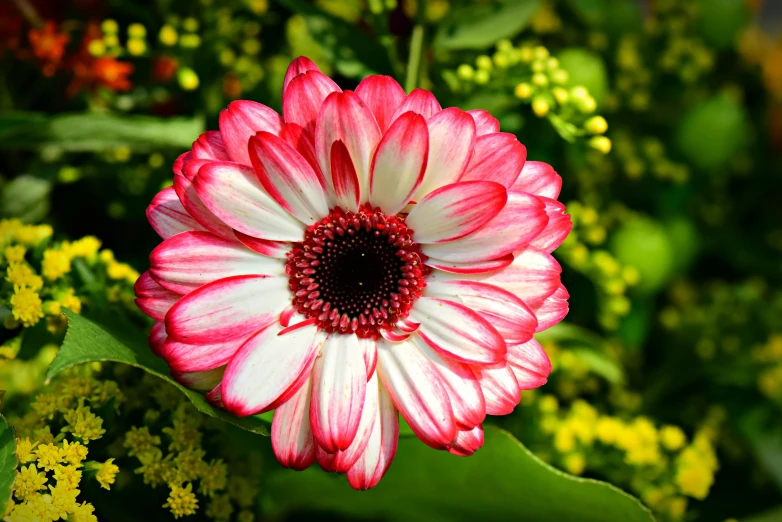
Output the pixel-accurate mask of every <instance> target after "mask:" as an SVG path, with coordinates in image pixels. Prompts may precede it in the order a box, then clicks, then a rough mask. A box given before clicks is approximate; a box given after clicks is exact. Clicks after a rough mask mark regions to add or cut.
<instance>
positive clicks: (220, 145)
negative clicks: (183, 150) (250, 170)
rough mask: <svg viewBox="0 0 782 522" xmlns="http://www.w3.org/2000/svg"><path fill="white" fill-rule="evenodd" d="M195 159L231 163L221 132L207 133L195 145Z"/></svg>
mask: <svg viewBox="0 0 782 522" xmlns="http://www.w3.org/2000/svg"><path fill="white" fill-rule="evenodd" d="M192 151H193V159H204V160H213V161H231V158H230V157H229V156H228V151H227V150H226V148H225V143H224V142H223V138H222V136H221V135H220V132H219V131H206V132H204V133H203V134H201V135H200V136H199V137H198V139H197V140H196V141H195V142H194V143H193V149H192Z"/></svg>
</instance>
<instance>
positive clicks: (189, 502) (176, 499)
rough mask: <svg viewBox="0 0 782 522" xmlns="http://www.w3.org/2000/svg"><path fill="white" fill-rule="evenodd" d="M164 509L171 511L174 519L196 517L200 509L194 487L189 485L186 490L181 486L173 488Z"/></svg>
mask: <svg viewBox="0 0 782 522" xmlns="http://www.w3.org/2000/svg"><path fill="white" fill-rule="evenodd" d="M163 507H164V508H168V509H170V510H171V513H172V514H173V515H174V518H179V517H183V516H185V515H194V514H195V512H196V509H198V499H197V498H196V496H195V493H193V485H192V484H188V485H187V486H186V487H184V488H183V487H181V486H174V487H172V488H171V492H170V493H169V495H168V502H166V503H165V504H163Z"/></svg>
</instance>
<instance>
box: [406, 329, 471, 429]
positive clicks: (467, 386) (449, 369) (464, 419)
mask: <svg viewBox="0 0 782 522" xmlns="http://www.w3.org/2000/svg"><path fill="white" fill-rule="evenodd" d="M410 342H411V343H413V344H414V345H415V346H416V347H417V348H418V349H419V350H421V353H423V354H424V356H426V358H427V359H429V361H431V363H432V364H433V365H434V367H435V368H436V369H437V371H438V373H439V374H440V377H441V378H442V382H443V385H445V388H446V391H447V392H448V397H449V398H450V401H451V408H452V409H453V417H454V419H455V420H456V423H457V424H458V427H459V429H471V428H472V427H473V426H477V425H478V424H480V423H481V422H483V419H484V418H485V417H486V403H485V402H484V400H483V392H482V391H481V387H480V385H479V384H478V380H477V379H476V378H475V374H474V373H473V371H472V369H471V368H470V366H469V365H467V364H464V363H460V362H458V361H454V360H453V359H449V358H448V357H443V356H442V355H440V354H439V353H437V352H435V351H434V350H432V349H431V348H430V347H429V346H428V345H427V344H426V343H425V342H424V341H423V339H421V338H420V337H419V336H417V335H412V336H410Z"/></svg>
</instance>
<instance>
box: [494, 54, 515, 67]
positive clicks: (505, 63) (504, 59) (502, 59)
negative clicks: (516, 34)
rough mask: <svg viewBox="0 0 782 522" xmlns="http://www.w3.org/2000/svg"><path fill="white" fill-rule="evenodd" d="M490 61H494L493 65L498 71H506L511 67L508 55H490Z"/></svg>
mask: <svg viewBox="0 0 782 522" xmlns="http://www.w3.org/2000/svg"><path fill="white" fill-rule="evenodd" d="M492 60H493V61H494V65H496V66H497V67H499V68H500V69H507V68H508V67H510V65H511V63H510V57H509V56H508V53H494V55H492Z"/></svg>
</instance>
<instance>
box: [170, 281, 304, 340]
mask: <svg viewBox="0 0 782 522" xmlns="http://www.w3.org/2000/svg"><path fill="white" fill-rule="evenodd" d="M289 302H290V291H289V290H288V278H287V277H266V276H255V275H252V276H248V275H244V276H234V277H228V278H225V279H220V280H218V281H214V282H212V283H209V284H206V285H204V286H202V287H201V288H199V289H197V290H194V291H193V292H191V293H189V294H187V295H186V296H185V297H183V298H182V299H180V300H179V302H177V304H175V305H174V306H173V307H171V310H169V311H168V314H166V331H167V332H168V335H170V336H171V337H173V338H174V339H176V340H179V341H182V342H185V343H192V344H213V343H219V342H223V341H227V340H229V339H239V338H241V337H245V336H247V335H250V334H252V333H253V332H257V331H258V330H260V329H261V328H263V327H265V326H267V325H268V324H270V323H272V322H274V321H277V318H278V317H279V315H280V312H282V311H283V310H284V309H285V307H286V306H288V303H289Z"/></svg>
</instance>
